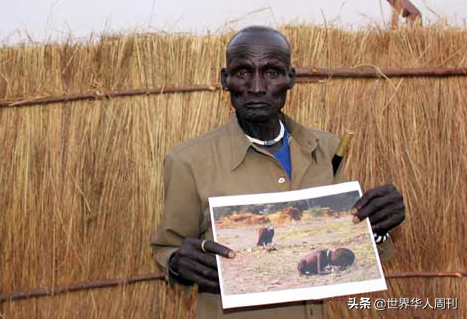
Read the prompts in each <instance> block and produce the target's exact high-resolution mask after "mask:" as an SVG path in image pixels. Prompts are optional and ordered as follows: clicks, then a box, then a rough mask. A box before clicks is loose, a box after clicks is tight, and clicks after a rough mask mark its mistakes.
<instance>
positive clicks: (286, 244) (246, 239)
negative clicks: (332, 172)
mask: <svg viewBox="0 0 467 319" xmlns="http://www.w3.org/2000/svg"><path fill="white" fill-rule="evenodd" d="M264 226H265V225H258V224H255V225H238V226H235V227H219V229H218V230H217V241H218V242H220V243H222V244H224V245H226V246H228V247H230V248H231V249H233V250H235V252H236V253H237V255H236V257H235V258H234V259H231V260H227V259H222V260H221V267H222V279H223V282H224V293H225V294H227V295H234V294H243V293H255V292H264V291H278V290H286V289H295V288H309V287H317V286H324V285H332V284H341V283H350V282H358V281H364V280H370V279H377V278H379V277H380V274H379V269H378V266H377V263H376V257H375V254H374V253H373V248H372V244H371V238H370V236H371V235H370V234H368V232H367V225H366V223H365V222H361V223H359V224H353V223H352V217H351V216H350V215H348V216H345V217H340V218H333V217H316V218H308V219H302V220H301V221H294V222H290V223H288V224H285V225H273V226H274V228H275V235H274V238H273V241H272V245H269V246H266V247H258V246H256V243H257V241H258V229H259V228H261V227H264ZM337 248H348V249H350V250H352V251H353V252H354V254H355V262H354V263H353V264H352V265H351V266H350V267H348V268H347V269H345V270H342V271H341V270H338V269H336V270H335V272H334V273H330V274H326V275H310V276H307V275H300V273H299V272H298V270H297V265H298V263H299V262H300V260H301V259H302V258H303V257H304V256H306V255H307V254H308V253H309V252H310V251H311V250H313V249H332V250H334V249H337Z"/></svg>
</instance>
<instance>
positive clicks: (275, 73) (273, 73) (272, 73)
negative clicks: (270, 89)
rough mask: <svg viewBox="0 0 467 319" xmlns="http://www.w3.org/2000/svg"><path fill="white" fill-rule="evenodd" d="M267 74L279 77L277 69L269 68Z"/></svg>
mask: <svg viewBox="0 0 467 319" xmlns="http://www.w3.org/2000/svg"><path fill="white" fill-rule="evenodd" d="M266 75H267V76H268V77H270V78H275V77H278V76H279V72H277V71H275V70H268V71H267V72H266Z"/></svg>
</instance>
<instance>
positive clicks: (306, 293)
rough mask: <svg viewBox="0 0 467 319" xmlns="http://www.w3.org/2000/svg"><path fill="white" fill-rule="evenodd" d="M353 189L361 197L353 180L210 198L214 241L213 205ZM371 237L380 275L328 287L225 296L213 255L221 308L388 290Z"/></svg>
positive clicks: (272, 200) (283, 199)
mask: <svg viewBox="0 0 467 319" xmlns="http://www.w3.org/2000/svg"><path fill="white" fill-rule="evenodd" d="M354 191H358V193H359V195H360V197H361V196H362V191H361V188H360V184H359V183H358V182H356V181H353V182H347V183H341V184H335V185H328V186H320V187H313V188H307V189H301V190H295V191H288V192H278V193H263V194H248V195H234V196H216V197H209V210H210V214H211V225H212V233H213V238H214V241H217V231H216V228H215V218H214V210H213V209H214V208H216V207H225V206H238V205H254V204H265V203H268V204H272V203H281V202H288V201H298V200H303V199H312V198H318V197H325V196H332V195H338V194H342V193H348V192H354ZM365 222H366V224H367V227H368V231H369V233H370V234H373V232H372V230H371V224H370V221H369V219H368V218H366V219H365ZM370 237H371V242H372V246H373V253H374V254H375V258H376V261H377V265H378V270H379V274H380V278H378V279H371V280H364V281H359V282H352V283H344V284H335V285H328V286H315V287H311V288H297V289H284V290H280V291H268V292H256V293H245V294H235V295H226V294H225V292H224V281H223V279H222V267H221V263H220V258H222V257H219V256H218V255H216V260H217V267H218V273H219V281H220V289H221V298H222V307H223V308H224V309H229V308H236V307H248V306H256V305H266V304H275V303H283V302H291V301H302V300H319V299H324V298H330V297H338V296H345V295H354V294H361V293H367V292H374V291H381V290H387V286H386V281H385V279H384V273H383V269H382V266H381V261H380V259H379V254H378V250H377V248H376V243H375V241H374V238H373V235H372V236H370Z"/></svg>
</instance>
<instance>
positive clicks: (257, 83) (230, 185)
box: [152, 27, 404, 319]
mask: <svg viewBox="0 0 467 319" xmlns="http://www.w3.org/2000/svg"><path fill="white" fill-rule="evenodd" d="M226 57H227V67H226V68H223V69H222V73H221V77H222V87H223V89H224V90H226V91H229V93H230V98H231V103H232V105H233V107H234V109H235V112H236V114H235V115H234V116H233V117H232V118H231V120H230V122H229V123H228V124H226V125H223V126H221V127H219V128H217V129H215V130H213V131H211V132H208V133H207V134H205V135H203V136H201V137H198V138H196V139H193V140H190V141H188V142H185V143H183V144H181V145H179V146H178V147H176V148H175V149H174V150H172V151H171V152H170V153H169V154H167V156H166V158H165V166H164V183H165V208H164V216H163V218H162V221H161V224H160V226H159V229H158V232H157V234H156V238H155V240H154V241H153V243H152V244H153V247H154V248H155V252H156V259H157V262H158V263H159V264H160V265H161V266H163V267H164V268H166V269H168V271H169V277H170V281H172V282H178V283H181V284H183V285H192V284H194V283H196V284H197V285H198V286H199V290H200V292H201V293H200V295H199V300H198V309H197V318H201V319H205V318H209V319H211V318H214V319H216V318H232V319H233V318H242V319H250V318H255V319H257V318H268V319H274V318H323V317H324V315H323V305H322V304H320V303H318V302H298V303H289V304H281V305H271V306H262V307H254V308H248V309H235V310H230V311H223V310H222V305H221V302H220V296H219V279H218V273H217V268H216V260H215V254H218V255H220V256H222V257H225V258H235V252H233V251H232V250H230V249H229V248H228V247H225V246H223V245H220V244H218V243H215V242H213V241H212V231H211V227H210V217H209V204H208V197H210V196H221V195H237V194H249V193H265V192H279V191H288V190H296V189H303V188H309V187H315V186H322V185H329V184H333V183H337V182H340V181H342V180H343V176H342V173H341V172H339V173H338V174H337V176H334V174H333V170H332V164H331V160H332V157H333V155H334V152H335V150H336V148H337V144H338V138H337V137H335V136H334V135H332V134H330V133H326V132H322V131H318V130H315V129H310V128H306V127H304V126H302V125H300V124H298V123H296V122H295V121H293V120H292V119H290V118H289V117H287V116H286V115H284V114H283V113H282V112H281V110H282V108H283V106H284V104H285V102H286V96H287V91H288V90H290V89H292V87H293V86H294V84H295V69H294V68H293V67H291V58H290V47H289V43H288V41H287V39H286V38H285V37H284V36H283V35H282V34H280V33H279V32H277V31H275V30H273V29H270V28H265V27H250V28H246V29H243V30H242V31H240V32H238V33H237V34H236V35H235V36H234V37H233V38H232V39H231V40H230V42H229V44H228V47H227V54H226ZM353 213H354V215H355V217H354V221H355V222H359V221H361V220H363V219H365V218H366V217H369V218H370V222H371V224H372V228H373V231H374V232H377V233H379V234H381V235H383V234H385V233H387V232H388V231H389V230H390V229H392V228H394V227H395V226H397V225H399V224H400V223H401V222H402V220H403V219H404V204H403V202H402V197H401V195H400V193H399V192H398V191H397V189H396V188H395V187H394V186H391V185H387V186H382V187H379V188H375V189H372V190H370V191H368V192H366V193H365V194H364V196H363V197H362V198H361V199H360V200H359V201H358V202H357V203H356V204H355V210H354V211H353ZM391 249H392V242H391V240H388V241H386V242H385V243H382V244H380V245H379V250H380V254H381V255H382V257H383V259H384V258H386V257H387V255H388V254H389V253H390V250H391Z"/></svg>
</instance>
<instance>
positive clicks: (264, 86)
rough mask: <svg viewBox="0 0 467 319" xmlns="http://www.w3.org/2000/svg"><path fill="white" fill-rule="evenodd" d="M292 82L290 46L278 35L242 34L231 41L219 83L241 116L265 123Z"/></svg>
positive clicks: (276, 112)
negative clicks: (225, 65)
mask: <svg viewBox="0 0 467 319" xmlns="http://www.w3.org/2000/svg"><path fill="white" fill-rule="evenodd" d="M294 83H295V70H294V69H293V68H291V67H290V49H289V47H288V44H287V42H286V41H285V40H284V39H283V38H282V37H281V36H280V35H278V34H275V33H267V34H257V33H244V34H239V35H237V36H236V37H235V39H234V40H233V41H232V42H231V43H230V45H229V47H228V49H227V68H224V69H223V70H222V85H223V87H224V88H227V89H228V90H229V92H230V99H231V102H232V105H233V107H234V108H235V110H236V112H237V115H238V116H239V117H240V118H241V119H245V120H248V121H250V122H265V121H268V120H269V119H271V118H274V117H275V116H277V115H278V114H279V113H280V110H281V109H282V108H283V107H284V104H285V101H286V97H287V91H288V90H289V89H291V88H292V87H293V85H294Z"/></svg>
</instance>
